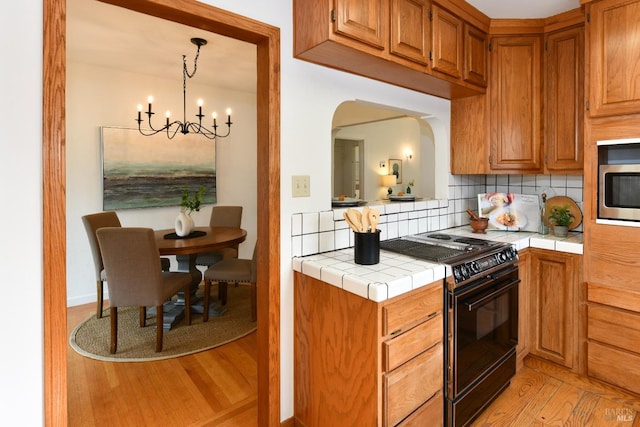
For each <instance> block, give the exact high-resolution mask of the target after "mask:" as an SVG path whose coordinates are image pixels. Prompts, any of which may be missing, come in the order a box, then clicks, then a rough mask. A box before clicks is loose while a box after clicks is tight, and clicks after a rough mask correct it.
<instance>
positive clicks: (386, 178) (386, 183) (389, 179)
mask: <svg viewBox="0 0 640 427" xmlns="http://www.w3.org/2000/svg"><path fill="white" fill-rule="evenodd" d="M396 184H397V182H396V176H395V175H381V176H380V186H381V187H387V194H391V193H393V188H391V187H393V186H394V185H396Z"/></svg>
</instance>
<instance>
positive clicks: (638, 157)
mask: <svg viewBox="0 0 640 427" xmlns="http://www.w3.org/2000/svg"><path fill="white" fill-rule="evenodd" d="M598 218H599V219H608V220H617V221H640V139H629V140H616V141H599V142H598Z"/></svg>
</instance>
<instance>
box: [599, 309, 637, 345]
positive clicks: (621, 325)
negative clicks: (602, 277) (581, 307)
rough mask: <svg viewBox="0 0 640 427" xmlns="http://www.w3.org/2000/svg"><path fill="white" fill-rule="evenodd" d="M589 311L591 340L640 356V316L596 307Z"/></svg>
mask: <svg viewBox="0 0 640 427" xmlns="http://www.w3.org/2000/svg"><path fill="white" fill-rule="evenodd" d="M587 310H588V316H587V317H588V319H589V320H588V327H587V328H588V329H587V336H588V337H589V339H592V340H596V341H600V342H602V343H605V344H610V345H613V346H616V347H620V348H622V349H625V350H630V351H633V352H636V353H638V354H640V315H637V314H633V313H629V312H626V311H621V310H616V309H612V308H608V307H603V306H596V305H590V306H589V307H588V308H587ZM612 331H616V332H615V333H612Z"/></svg>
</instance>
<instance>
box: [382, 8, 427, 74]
mask: <svg viewBox="0 0 640 427" xmlns="http://www.w3.org/2000/svg"><path fill="white" fill-rule="evenodd" d="M429 5H430V3H429V1H428V0H391V46H390V51H391V53H392V54H394V55H397V56H401V57H403V58H407V59H410V60H412V61H415V62H417V63H419V64H422V65H428V64H429V45H430V39H431V38H430V30H431V27H430V25H429Z"/></svg>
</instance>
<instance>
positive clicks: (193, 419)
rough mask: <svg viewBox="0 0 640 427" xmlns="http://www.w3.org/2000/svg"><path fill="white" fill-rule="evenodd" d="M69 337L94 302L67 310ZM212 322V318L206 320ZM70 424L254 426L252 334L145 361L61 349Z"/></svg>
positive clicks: (107, 426) (109, 426)
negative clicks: (100, 357)
mask: <svg viewBox="0 0 640 427" xmlns="http://www.w3.org/2000/svg"><path fill="white" fill-rule="evenodd" d="M67 313H68V314H67V315H68V319H67V329H68V332H69V334H71V332H72V331H73V329H74V328H75V327H76V326H77V325H78V324H79V323H80V322H82V321H83V320H85V319H86V318H88V317H89V316H91V315H95V304H88V305H83V306H78V307H72V308H69V309H68V311H67ZM210 321H211V320H210ZM67 353H68V370H67V372H68V374H67V375H68V408H69V412H68V413H69V426H70V427H75V426H81V427H92V426H96V427H100V426H105V427H112V426H113V427H118V426H135V427H143V426H154V427H155V426H165V427H172V426H180V427H183V426H216V427H246V426H256V425H257V419H258V413H257V397H258V393H257V390H258V388H257V387H258V385H257V351H256V333H255V332H254V333H252V334H249V335H248V336H246V337H244V338H241V339H239V340H237V341H234V342H232V343H229V344H226V345H224V346H221V347H218V348H215V349H212V350H209V351H205V352H201V353H197V354H194V355H191V356H185V357H179V358H174V359H168V360H162V361H157V362H147V363H123V362H117V363H110V362H101V361H97V360H93V359H89V358H86V357H83V356H80V355H79V354H77V353H76V352H75V351H74V350H73V349H72V348H71V347H70V346H68V351H67Z"/></svg>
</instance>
